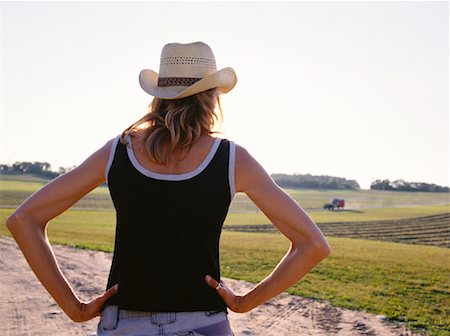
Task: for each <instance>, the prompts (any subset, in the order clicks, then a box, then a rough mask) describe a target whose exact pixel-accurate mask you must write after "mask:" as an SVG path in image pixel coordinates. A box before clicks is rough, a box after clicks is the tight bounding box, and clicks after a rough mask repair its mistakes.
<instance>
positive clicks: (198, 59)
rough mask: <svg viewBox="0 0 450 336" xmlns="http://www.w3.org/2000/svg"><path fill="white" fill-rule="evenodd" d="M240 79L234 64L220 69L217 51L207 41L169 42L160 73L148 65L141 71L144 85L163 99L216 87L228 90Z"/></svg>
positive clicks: (188, 94) (163, 52)
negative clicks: (216, 58)
mask: <svg viewBox="0 0 450 336" xmlns="http://www.w3.org/2000/svg"><path fill="white" fill-rule="evenodd" d="M236 82H237V77H236V73H235V72H234V70H233V69H232V68H230V67H227V68H223V69H221V70H219V71H217V67H216V60H215V58H214V54H213V52H212V50H211V48H210V47H209V46H208V45H207V44H206V43H203V42H194V43H187V44H182V43H169V44H166V45H165V46H164V47H163V49H162V51H161V61H160V65H159V73H156V72H154V71H152V70H148V69H144V70H142V71H141V72H140V74H139V83H140V85H141V87H142V89H143V90H144V91H145V92H147V93H149V94H151V95H152V96H154V97H158V98H162V99H180V98H184V97H188V96H192V95H194V94H196V93H199V92H203V91H206V90H209V89H212V88H217V89H218V90H219V92H220V93H227V92H229V91H230V90H231V89H233V87H234V86H235V85H236Z"/></svg>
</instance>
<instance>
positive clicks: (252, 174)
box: [206, 146, 331, 312]
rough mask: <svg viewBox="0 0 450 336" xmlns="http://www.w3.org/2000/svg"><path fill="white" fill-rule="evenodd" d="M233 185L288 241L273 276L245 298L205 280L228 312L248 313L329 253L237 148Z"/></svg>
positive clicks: (303, 216)
mask: <svg viewBox="0 0 450 336" xmlns="http://www.w3.org/2000/svg"><path fill="white" fill-rule="evenodd" d="M235 181H236V191H238V192H245V193H246V194H247V195H248V196H249V197H250V199H251V200H252V201H253V202H254V203H255V204H256V205H257V206H258V207H259V208H260V209H261V210H262V211H263V212H264V214H265V215H266V216H267V217H268V218H269V220H270V221H271V222H272V223H273V224H274V225H275V226H276V227H277V228H278V230H279V231H280V232H281V233H282V234H283V235H285V236H286V237H287V238H288V239H289V240H290V241H291V246H290V248H289V250H288V251H287V253H286V255H285V256H284V257H283V258H282V260H281V261H280V262H279V263H278V265H277V266H276V267H275V269H274V270H273V271H272V273H271V274H270V275H268V276H267V277H266V278H265V279H264V280H262V281H261V282H260V283H259V284H257V285H256V286H255V287H254V288H253V289H252V290H251V291H249V292H248V293H246V294H245V295H236V294H235V293H233V292H232V291H231V289H229V288H228V287H226V286H224V285H222V286H219V287H217V286H218V283H217V281H215V280H214V279H212V278H210V277H209V278H207V279H206V281H207V282H208V284H209V285H210V286H211V287H213V288H216V289H217V291H218V293H219V294H220V295H221V297H222V299H223V300H224V301H225V303H226V304H227V305H228V307H229V308H230V309H231V310H233V311H236V312H247V311H249V310H251V309H253V308H255V307H257V306H259V305H260V304H262V303H264V302H266V301H267V300H270V299H271V298H273V297H274V296H276V295H278V294H280V293H281V292H283V291H284V290H286V289H287V288H289V287H291V286H292V285H294V284H295V283H296V282H297V281H299V280H300V279H301V278H302V277H304V276H305V275H306V274H307V273H308V272H309V271H310V270H311V269H312V268H313V267H314V266H316V265H317V264H318V263H319V262H320V261H321V260H323V259H324V258H326V257H327V256H328V255H329V254H330V251H331V250H330V246H329V245H328V243H327V241H326V239H325V237H324V236H323V234H322V232H321V231H320V229H319V228H318V227H317V225H316V224H315V223H314V221H313V220H312V219H311V218H310V217H309V216H308V214H307V213H306V212H305V211H304V210H303V209H302V208H301V207H300V206H299V205H298V204H297V202H295V201H294V200H293V199H292V198H291V197H290V196H289V195H288V194H287V193H286V192H284V191H283V190H282V189H281V188H279V187H278V186H277V185H276V183H275V182H274V181H273V179H272V178H271V177H270V175H269V174H267V173H266V171H265V170H264V169H263V168H262V167H261V165H260V164H259V163H258V162H257V161H256V160H255V159H254V158H253V157H252V156H251V155H250V154H249V153H248V152H247V151H246V150H245V149H244V148H242V147H240V146H237V148H236V169H235Z"/></svg>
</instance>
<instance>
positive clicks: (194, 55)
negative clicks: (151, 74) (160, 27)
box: [159, 42, 217, 79]
mask: <svg viewBox="0 0 450 336" xmlns="http://www.w3.org/2000/svg"><path fill="white" fill-rule="evenodd" d="M216 71H217V68H216V59H215V58H214V54H213V52H212V50H211V48H210V47H209V46H208V45H207V44H205V43H203V42H194V43H189V44H181V43H169V44H166V45H165V46H164V48H163V49H162V51H161V63H160V65H159V77H160V78H176V77H184V78H198V79H201V78H204V77H207V76H209V75H211V74H213V73H214V72H216Z"/></svg>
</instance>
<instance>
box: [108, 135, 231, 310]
mask: <svg viewBox="0 0 450 336" xmlns="http://www.w3.org/2000/svg"><path fill="white" fill-rule="evenodd" d="M126 140H128V139H126ZM127 142H128V145H125V144H123V143H122V142H121V141H120V140H119V138H116V139H115V141H114V144H113V148H112V150H111V155H110V158H109V161H108V164H107V167H106V171H105V174H106V178H107V181H108V187H109V190H110V194H111V198H112V201H113V203H114V207H115V208H116V238H115V245H114V254H113V259H112V265H111V270H110V274H109V278H108V285H107V288H110V287H112V286H114V285H115V284H117V283H118V284H119V290H118V293H117V295H115V296H114V297H112V298H111V299H110V300H109V301H108V302H107V304H115V305H118V306H119V307H120V308H122V309H128V310H140V311H148V312H177V311H201V310H224V311H226V305H225V303H224V302H223V301H222V299H221V297H220V296H219V295H218V294H217V292H216V290H215V289H213V288H211V287H209V286H208V285H207V284H206V282H205V280H204V278H205V275H206V274H209V275H211V276H212V277H213V278H215V279H217V280H219V279H220V263H219V239H220V234H221V230H222V225H223V222H224V220H225V217H226V215H227V212H228V208H229V205H230V202H231V200H232V198H233V196H234V156H235V155H234V143H233V142H230V141H228V140H226V139H220V138H216V139H215V141H214V144H213V146H212V147H211V150H210V152H209V154H208V155H207V157H206V158H205V159H204V161H203V162H202V163H201V164H200V166H198V167H197V168H196V169H194V170H193V171H191V172H189V173H185V174H175V175H170V174H158V173H155V172H152V171H150V170H148V169H146V168H144V167H142V166H141V165H140V164H139V162H138V161H137V160H136V158H135V156H134V153H133V149H132V147H131V142H130V141H129V140H128V141H127Z"/></svg>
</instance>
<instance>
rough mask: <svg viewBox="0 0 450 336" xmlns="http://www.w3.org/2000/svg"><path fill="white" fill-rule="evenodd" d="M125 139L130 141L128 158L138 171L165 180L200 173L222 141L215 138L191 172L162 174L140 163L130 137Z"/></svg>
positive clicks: (179, 178)
mask: <svg viewBox="0 0 450 336" xmlns="http://www.w3.org/2000/svg"><path fill="white" fill-rule="evenodd" d="M125 140H126V141H127V143H128V146H127V154H128V158H129V159H130V161H131V164H132V165H133V166H134V168H136V170H137V171H139V172H140V173H141V174H143V175H145V176H147V177H151V178H154V179H156V180H164V181H184V180H189V179H191V178H193V177H195V176H197V175H199V174H200V173H201V172H202V171H203V170H205V168H206V167H207V166H208V165H209V163H210V162H211V160H212V159H213V157H214V155H215V154H216V152H217V149H218V148H219V145H220V142H221V141H222V139H221V138H216V139H215V140H214V143H213V145H212V146H211V149H210V150H209V153H208V155H207V156H206V157H205V159H204V160H203V161H202V162H201V163H200V165H199V166H197V168H195V169H194V170H191V171H189V172H186V173H182V174H162V173H157V172H154V171H152V170H150V169H147V168H145V167H143V166H142V165H141V164H140V163H139V161H138V160H137V159H136V156H135V155H134V151H133V147H132V144H131V141H130V139H129V137H126V138H125Z"/></svg>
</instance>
